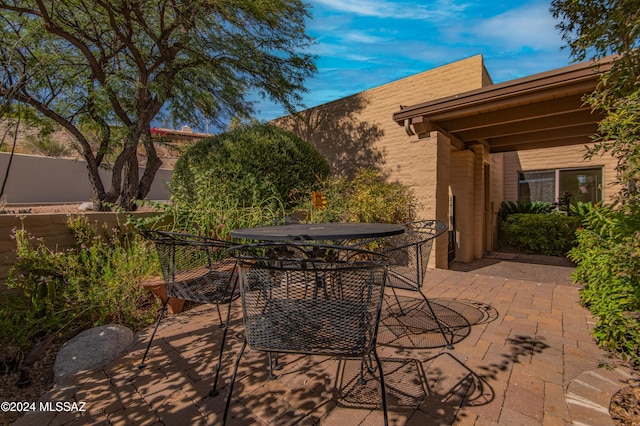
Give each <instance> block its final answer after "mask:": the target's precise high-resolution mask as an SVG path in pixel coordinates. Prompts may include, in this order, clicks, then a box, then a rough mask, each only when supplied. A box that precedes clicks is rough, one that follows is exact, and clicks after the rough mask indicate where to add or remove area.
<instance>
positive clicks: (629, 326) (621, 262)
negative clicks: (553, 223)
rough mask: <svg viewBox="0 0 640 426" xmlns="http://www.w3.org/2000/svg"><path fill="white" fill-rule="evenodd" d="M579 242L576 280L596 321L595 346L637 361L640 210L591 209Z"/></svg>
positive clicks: (574, 253) (575, 251)
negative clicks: (639, 212)
mask: <svg viewBox="0 0 640 426" xmlns="http://www.w3.org/2000/svg"><path fill="white" fill-rule="evenodd" d="M584 224H585V228H584V229H579V230H578V232H577V245H576V247H574V248H573V249H572V250H571V251H570V252H569V255H568V256H569V258H570V259H571V260H573V261H574V262H576V264H577V267H576V272H575V274H574V279H575V281H576V282H578V283H580V284H583V285H584V287H583V288H582V290H581V292H580V300H581V302H582V304H583V305H585V306H587V307H589V309H590V311H591V313H592V314H593V315H594V316H595V317H596V318H597V319H598V321H597V323H596V326H595V328H594V330H593V334H594V337H595V338H596V341H597V342H598V345H599V346H601V347H603V348H605V349H607V350H610V351H612V352H615V353H619V354H621V355H622V356H623V357H624V358H625V359H626V358H627V357H628V358H630V359H631V360H632V361H633V362H634V363H635V364H636V365H638V364H640V348H639V346H638V345H639V344H640V317H639V316H640V214H638V212H636V213H633V212H622V211H615V210H613V209H611V208H606V207H597V208H593V209H591V211H589V212H588V213H587V214H586V215H585V219H584Z"/></svg>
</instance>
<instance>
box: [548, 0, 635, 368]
mask: <svg viewBox="0 0 640 426" xmlns="http://www.w3.org/2000/svg"><path fill="white" fill-rule="evenodd" d="M551 4H552V8H551V11H552V13H553V15H554V17H556V18H561V19H562V20H561V22H560V23H559V24H558V28H559V29H560V30H561V32H562V35H563V38H564V40H565V41H567V43H568V46H569V48H570V49H571V53H572V55H573V56H574V57H575V58H576V59H579V60H582V59H585V58H587V55H591V57H592V59H594V60H596V61H598V60H600V59H602V58H604V57H606V56H608V55H611V54H615V55H616V56H615V57H613V58H609V59H611V60H612V64H611V68H610V70H609V71H607V72H605V73H603V74H602V77H601V81H600V84H599V85H598V86H597V87H596V89H595V90H594V92H593V93H592V94H591V95H589V96H588V98H587V99H586V100H587V102H588V103H589V104H591V106H592V107H593V109H594V110H597V111H600V112H602V113H603V114H604V116H605V118H604V119H603V120H602V121H601V122H600V123H599V126H598V133H599V134H598V135H597V136H596V137H595V141H596V143H595V144H594V146H593V148H591V149H589V150H588V151H587V155H586V158H588V159H591V158H593V157H595V156H596V155H605V154H609V155H612V156H614V157H615V158H616V159H617V166H616V175H617V183H618V184H620V187H621V191H620V193H619V197H618V200H617V201H618V203H617V209H613V208H611V207H602V208H594V209H592V210H591V211H589V212H587V213H586V214H585V217H584V221H583V223H584V225H585V229H584V230H582V231H580V232H579V233H578V245H577V246H576V247H575V248H574V249H573V250H571V252H570V253H569V256H570V257H571V258H572V259H573V260H574V261H575V262H576V263H577V269H576V280H577V281H578V282H580V283H583V284H584V285H585V287H584V289H583V290H582V292H581V300H582V302H583V303H584V304H585V305H586V306H588V307H589V309H590V310H591V312H592V313H593V314H594V315H595V316H596V317H597V318H598V323H597V324H596V327H595V330H594V335H595V337H596V340H597V341H598V344H599V345H600V346H602V347H604V348H607V349H609V350H611V351H613V352H617V353H621V354H622V355H623V356H625V357H627V356H628V357H630V358H631V359H632V360H633V362H634V363H635V364H636V365H638V364H639V363H640V351H639V348H638V342H640V321H639V314H638V312H640V294H639V292H640V282H639V280H640V245H639V244H640V243H639V242H640V188H639V187H638V182H639V181H640V144H639V143H638V140H640V126H639V125H638V123H640V86H638V79H639V78H640V49H638V48H639V47H640V14H638V2H637V0H616V1H600V2H594V1H589V0H553V1H552V3H551Z"/></svg>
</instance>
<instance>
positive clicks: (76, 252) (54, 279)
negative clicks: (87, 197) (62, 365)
mask: <svg viewBox="0 0 640 426" xmlns="http://www.w3.org/2000/svg"><path fill="white" fill-rule="evenodd" d="M68 224H69V227H70V229H71V231H72V232H73V234H74V236H75V239H76V246H75V247H74V248H71V249H67V250H63V251H54V250H50V249H48V248H47V247H46V246H45V244H44V241H42V240H38V239H35V238H34V237H32V236H31V235H30V234H29V233H28V232H27V231H26V230H25V229H24V228H22V229H16V230H14V238H15V240H16V245H17V251H16V262H15V264H14V266H13V267H12V268H11V270H10V272H9V277H8V278H7V285H8V286H9V287H10V288H14V289H19V290H21V291H20V292H19V293H20V294H18V295H12V296H11V297H10V298H8V299H3V300H2V301H1V302H0V326H1V327H0V343H1V344H3V345H4V344H13V345H17V346H19V347H21V348H23V349H26V348H28V347H29V346H31V345H33V344H34V343H36V342H37V341H38V340H39V339H41V338H43V337H45V336H48V335H55V336H56V337H61V338H63V339H66V338H69V337H71V336H73V335H75V334H77V333H78V332H80V331H82V330H83V329H86V328H90V327H93V326H97V325H103V324H108V323H118V324H122V325H125V326H127V327H130V328H132V329H134V330H139V329H141V328H143V327H145V326H147V325H149V324H150V323H151V322H152V321H153V318H154V316H155V314H156V313H157V309H156V308H157V302H156V301H155V298H154V297H153V296H152V295H151V293H149V292H147V291H145V290H143V289H142V288H140V283H141V282H142V280H143V279H144V278H145V277H148V276H150V275H155V274H157V272H158V270H159V267H158V263H157V258H156V256H155V251H154V250H153V247H151V246H150V245H149V244H148V243H147V242H146V241H144V240H143V239H142V237H141V236H139V235H138V234H137V233H135V232H131V231H130V230H128V229H127V228H125V227H123V226H117V227H116V228H114V229H112V230H108V229H105V228H104V227H99V226H98V225H96V224H95V223H89V220H88V219H87V218H86V217H85V216H75V217H71V218H70V219H69V222H68Z"/></svg>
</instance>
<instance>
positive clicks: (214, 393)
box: [209, 302, 231, 396]
mask: <svg viewBox="0 0 640 426" xmlns="http://www.w3.org/2000/svg"><path fill="white" fill-rule="evenodd" d="M216 306H217V305H216ZM219 314H220V309H218V315H219ZM230 319H231V302H229V307H228V308H227V321H226V322H225V323H224V324H223V328H224V331H223V332H222V342H220V355H218V366H217V367H216V376H215V379H214V380H213V389H211V392H209V396H217V395H218V393H219V392H218V377H220V369H221V368H222V353H223V352H224V345H225V342H226V340H227V332H228V331H229V320H230Z"/></svg>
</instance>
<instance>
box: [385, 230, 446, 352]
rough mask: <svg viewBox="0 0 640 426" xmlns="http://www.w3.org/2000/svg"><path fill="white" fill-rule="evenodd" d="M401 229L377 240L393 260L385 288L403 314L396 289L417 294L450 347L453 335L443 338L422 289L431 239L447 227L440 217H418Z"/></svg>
mask: <svg viewBox="0 0 640 426" xmlns="http://www.w3.org/2000/svg"><path fill="white" fill-rule="evenodd" d="M405 228H406V230H405V232H404V233H403V234H400V235H394V236H391V237H387V238H384V239H382V240H380V244H381V245H382V247H381V249H380V252H381V253H384V254H385V255H387V256H389V257H390V258H391V259H393V260H394V262H393V263H391V264H390V266H389V270H388V274H387V287H388V288H390V289H391V290H392V291H393V296H394V298H395V300H396V303H397V306H398V308H399V309H400V313H401V315H406V313H405V312H404V311H403V310H402V305H401V304H400V301H399V299H398V295H397V294H396V289H404V290H410V291H416V292H418V293H420V295H421V296H422V298H423V299H424V301H425V303H426V305H427V308H428V309H429V312H430V313H431V316H432V317H433V319H434V321H435V322H436V324H437V326H438V329H439V330H440V333H442V337H443V338H444V340H445V342H446V347H447V349H453V336H451V337H447V333H446V332H445V327H443V325H442V323H441V321H440V320H439V319H438V316H437V315H436V313H435V311H434V309H433V307H432V306H431V303H430V302H429V299H428V298H427V296H426V294H424V292H423V291H422V285H423V282H424V278H425V274H426V271H427V264H428V261H429V256H430V255H431V248H432V246H433V242H434V241H435V239H436V238H437V237H439V236H440V235H442V234H444V233H445V232H446V231H447V229H448V228H449V226H448V225H447V223H446V222H445V221H442V220H420V221H415V222H409V223H407V224H405Z"/></svg>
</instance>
